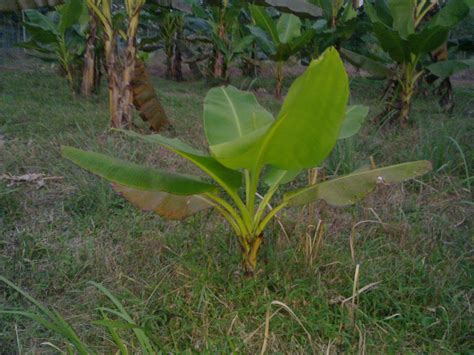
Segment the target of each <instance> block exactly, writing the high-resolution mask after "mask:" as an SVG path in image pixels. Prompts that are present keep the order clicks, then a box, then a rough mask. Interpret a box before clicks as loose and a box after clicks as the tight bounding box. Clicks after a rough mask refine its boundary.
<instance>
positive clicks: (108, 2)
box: [87, 0, 145, 127]
mask: <svg viewBox="0 0 474 355" xmlns="http://www.w3.org/2000/svg"><path fill="white" fill-rule="evenodd" d="M123 4H124V8H125V13H126V19H127V23H126V28H125V30H124V29H122V28H120V27H119V26H118V24H117V22H119V21H115V17H114V13H113V11H112V10H113V8H112V5H113V0H87V5H88V6H89V8H90V10H91V11H92V12H94V13H95V15H96V16H97V18H98V19H99V21H100V23H101V25H102V27H103V37H104V38H103V40H104V51H105V60H106V68H107V80H108V84H109V85H108V88H109V110H110V121H111V126H112V127H127V126H130V125H131V123H132V112H133V111H132V108H133V91H132V81H133V78H134V69H135V60H136V57H137V33H138V26H139V22H140V13H141V10H142V7H143V6H144V5H145V0H123ZM123 22H124V21H122V23H121V24H122V25H123ZM119 37H121V38H122V39H123V41H124V42H125V48H123V49H122V48H120V41H119Z"/></svg>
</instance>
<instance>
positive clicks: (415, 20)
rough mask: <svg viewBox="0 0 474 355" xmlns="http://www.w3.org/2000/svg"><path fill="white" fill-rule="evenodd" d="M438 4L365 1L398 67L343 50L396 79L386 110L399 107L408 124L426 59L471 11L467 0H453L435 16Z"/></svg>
mask: <svg viewBox="0 0 474 355" xmlns="http://www.w3.org/2000/svg"><path fill="white" fill-rule="evenodd" d="M435 6H437V2H433V1H430V0H376V1H375V2H370V1H369V2H366V3H365V11H366V13H367V15H368V17H369V19H370V21H371V23H372V30H373V32H374V34H375V36H376V38H377V40H378V42H379V44H380V46H381V48H382V49H383V50H384V51H385V52H386V53H387V54H388V55H389V57H390V58H391V60H392V62H393V63H395V64H396V65H395V69H394V66H391V65H385V63H383V62H381V61H377V60H375V59H374V57H367V56H364V55H362V54H360V53H353V52H351V51H348V50H345V51H342V54H343V55H344V56H345V57H346V58H347V59H348V60H349V61H351V62H352V63H353V64H355V65H358V66H360V67H362V68H363V69H365V70H367V71H369V72H371V73H374V74H376V75H378V76H380V74H382V73H385V74H386V75H388V78H389V79H390V80H392V81H393V82H394V83H396V88H395V89H394V90H393V91H392V93H393V95H391V97H390V98H389V100H388V102H387V109H386V111H387V112H393V111H395V113H396V116H397V117H398V118H399V119H400V123H401V124H402V126H405V125H407V122H408V119H409V115H410V109H411V102H412V98H413V96H414V94H415V90H416V87H417V83H418V80H419V79H420V77H421V76H422V74H423V73H424V72H425V70H426V69H427V68H425V67H424V66H423V61H424V60H425V59H426V58H428V56H429V55H430V53H431V52H433V51H434V50H436V49H437V48H439V47H440V46H441V45H443V44H444V43H445V42H446V41H447V39H448V35H449V31H450V30H451V29H453V28H454V27H455V26H456V25H457V24H458V23H459V22H460V21H461V20H462V19H463V18H465V17H466V16H467V15H468V13H469V6H468V2H467V0H450V1H448V2H446V4H445V6H444V7H442V8H441V9H440V10H439V11H438V12H437V13H436V15H434V16H431V11H432V10H433V8H434V7H435ZM446 65H450V64H446ZM428 70H429V68H428Z"/></svg>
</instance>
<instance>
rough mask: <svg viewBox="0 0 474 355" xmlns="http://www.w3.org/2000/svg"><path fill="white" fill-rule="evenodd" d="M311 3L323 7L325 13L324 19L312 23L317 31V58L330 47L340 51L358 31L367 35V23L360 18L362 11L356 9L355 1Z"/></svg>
mask: <svg viewBox="0 0 474 355" xmlns="http://www.w3.org/2000/svg"><path fill="white" fill-rule="evenodd" d="M310 2H311V3H314V4H315V5H317V6H319V7H321V9H322V12H323V17H322V18H319V19H317V20H316V21H313V23H312V28H313V29H314V30H315V31H316V34H315V36H314V40H313V43H314V45H313V47H314V49H313V50H314V52H315V55H316V56H318V55H319V54H320V53H322V52H323V51H324V50H325V49H326V48H328V47H332V46H334V47H336V48H338V49H339V48H340V47H341V46H342V45H343V43H345V42H347V41H348V40H350V39H351V38H352V37H353V35H354V34H355V32H356V31H358V32H360V33H365V30H366V29H365V28H364V27H366V21H363V19H362V18H361V16H359V15H360V14H362V11H359V9H358V8H355V7H354V4H353V1H351V0H310ZM310 23H311V22H310ZM356 39H357V38H356Z"/></svg>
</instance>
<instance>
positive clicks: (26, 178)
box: [0, 173, 63, 188]
mask: <svg viewBox="0 0 474 355" xmlns="http://www.w3.org/2000/svg"><path fill="white" fill-rule="evenodd" d="M61 179H63V177H62V176H46V175H45V174H38V173H31V174H25V175H10V174H4V175H1V176H0V180H4V181H8V186H12V185H15V184H16V183H22V182H27V183H28V182H32V183H35V184H36V186H37V187H38V188H41V187H43V186H44V185H45V184H46V181H48V180H61Z"/></svg>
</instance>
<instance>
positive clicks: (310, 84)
mask: <svg viewBox="0 0 474 355" xmlns="http://www.w3.org/2000/svg"><path fill="white" fill-rule="evenodd" d="M348 98H349V82H348V77H347V74H346V72H345V69H344V65H343V63H342V61H341V60H340V58H339V55H338V53H337V51H336V50H335V49H333V48H331V49H329V50H327V51H326V52H325V53H324V54H323V55H322V56H321V57H320V58H319V59H317V60H315V61H313V62H312V63H311V64H310V65H309V67H308V69H307V70H306V72H305V73H304V74H303V75H302V76H300V77H299V78H298V79H296V80H295V82H294V83H293V85H292V86H291V88H290V90H289V93H288V96H287V97H286V100H285V102H284V103H283V106H282V108H281V111H280V114H279V116H278V118H277V119H276V120H275V119H274V118H273V116H272V115H271V114H270V113H269V112H268V111H266V110H265V109H264V108H263V107H262V106H260V105H259V103H258V102H257V100H256V98H255V97H254V96H253V95H252V94H251V93H249V92H244V91H240V90H237V89H236V88H234V87H230V86H229V87H220V88H214V89H212V90H211V91H210V92H209V93H208V94H207V96H206V98H205V102H204V127H205V132H206V137H207V140H208V142H209V150H210V154H208V153H205V152H202V151H198V150H196V149H195V148H193V147H191V146H189V145H187V144H185V143H183V142H181V141H179V140H177V139H169V138H166V137H163V136H160V135H151V136H141V135H138V134H135V133H133V132H131V131H122V132H124V133H125V134H127V135H129V136H133V137H137V138H139V139H142V140H144V141H145V142H149V143H153V144H158V145H160V146H163V147H165V148H167V149H169V150H170V151H172V152H174V153H176V154H177V155H179V156H181V157H184V158H186V159H187V160H189V161H190V162H191V163H193V164H194V165H196V166H197V167H198V168H200V169H201V170H202V171H203V172H204V173H206V174H207V175H208V176H209V177H210V178H211V179H212V180H213V182H210V181H207V180H203V179H201V178H199V177H196V176H189V175H183V174H177V173H169V172H165V171H162V170H159V169H152V168H148V167H144V166H140V165H136V164H131V163H128V162H126V161H122V160H118V159H115V158H111V157H108V156H105V155H102V154H98V153H92V152H86V151H82V150H79V149H76V148H71V147H63V149H62V152H63V155H64V156H65V157H66V158H68V159H70V160H71V161H72V162H74V163H76V164H78V165H79V166H81V167H82V168H85V169H87V170H89V171H91V172H93V173H95V174H97V175H99V176H102V177H104V178H106V179H108V180H109V181H111V182H112V183H113V186H114V188H115V189H116V191H118V192H119V193H120V194H122V196H124V197H125V198H127V199H128V200H129V201H130V202H132V204H134V205H135V206H138V207H140V208H142V209H145V210H148V211H155V212H156V213H158V214H159V215H161V216H163V217H166V218H170V219H183V218H185V217H188V216H190V215H192V214H194V213H196V212H198V211H201V210H205V209H208V208H215V209H216V210H217V211H218V212H220V213H221V215H222V216H223V217H224V218H225V219H226V220H227V221H228V223H229V224H230V226H231V227H232V229H233V231H234V232H235V235H236V237H237V240H238V242H239V243H240V246H241V249H242V263H243V269H244V271H245V272H246V273H248V274H253V273H254V272H255V270H256V264H257V254H258V251H259V249H260V246H261V244H262V241H263V239H264V234H263V231H264V229H265V227H266V226H267V225H268V223H269V222H270V221H271V220H272V219H273V218H274V217H275V216H276V214H277V213H278V212H279V211H281V210H282V209H283V208H285V207H289V206H299V205H303V204H307V203H310V202H314V201H317V200H325V201H326V202H328V203H329V204H332V205H335V206H345V205H350V204H353V203H355V202H356V201H357V200H358V199H360V198H362V197H363V196H365V195H366V194H367V193H368V192H370V191H371V190H372V189H373V188H374V187H375V186H376V185H377V184H378V183H383V184H389V183H394V182H398V181H403V180H406V179H409V178H413V177H415V176H418V175H420V174H423V173H426V172H427V171H429V170H430V168H431V167H430V163H429V162H426V161H420V162H413V163H405V164H401V165H398V166H391V167H387V168H381V169H375V170H365V171H357V172H355V173H353V174H351V175H348V176H344V177H340V178H336V179H333V180H329V181H325V182H321V183H318V184H315V185H310V186H307V187H303V188H301V189H297V190H295V191H292V192H288V193H286V194H285V195H284V196H283V199H281V200H280V201H278V203H277V204H276V205H274V206H275V207H274V208H273V209H268V205H269V203H270V201H271V200H272V198H273V197H274V195H275V193H276V192H277V191H278V189H279V187H281V185H282V184H284V183H287V182H289V181H291V180H292V179H293V178H294V177H295V176H296V175H297V174H298V172H300V171H303V170H305V169H308V168H313V167H315V166H318V165H320V164H321V163H322V162H323V161H324V160H325V158H326V157H327V156H328V154H329V153H330V152H331V150H332V149H333V147H334V145H335V143H336V141H337V139H338V138H339V137H341V138H342V137H345V136H348V135H350V134H352V133H353V132H354V131H357V122H355V124H354V121H353V119H349V123H346V122H345V121H347V119H346V118H345V117H346V116H353V115H351V114H349V115H347V113H346V110H347V102H348ZM356 116H357V115H356ZM356 121H357V120H356ZM269 168H270V169H269ZM261 181H263V182H265V183H266V184H267V185H268V188H267V190H266V191H265V192H263V194H262V196H263V198H262V199H261V201H258V200H257V190H258V187H259V186H260V182H261ZM241 189H243V190H244V191H245V198H241V194H240V190H241ZM223 192H225V193H227V196H226V197H223V196H222V193H223Z"/></svg>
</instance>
